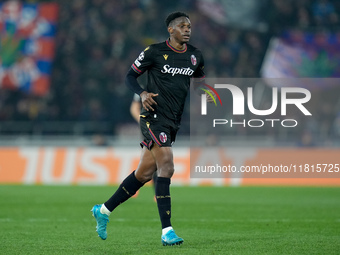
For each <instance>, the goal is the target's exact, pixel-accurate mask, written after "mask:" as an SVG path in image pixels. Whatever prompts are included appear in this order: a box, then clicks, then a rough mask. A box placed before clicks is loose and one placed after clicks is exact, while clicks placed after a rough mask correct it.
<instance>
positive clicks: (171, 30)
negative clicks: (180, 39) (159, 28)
mask: <svg viewBox="0 0 340 255" xmlns="http://www.w3.org/2000/svg"><path fill="white" fill-rule="evenodd" d="M168 32H169V34H172V33H173V32H174V29H173V27H171V26H169V27H168Z"/></svg>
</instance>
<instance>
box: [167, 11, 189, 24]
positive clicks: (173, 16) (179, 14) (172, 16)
mask: <svg viewBox="0 0 340 255" xmlns="http://www.w3.org/2000/svg"><path fill="white" fill-rule="evenodd" d="M179 17H186V18H188V19H189V15H188V14H186V13H184V12H173V13H170V14H169V15H168V17H166V19H165V24H166V27H168V26H169V24H170V23H171V21H173V20H174V19H177V18H179Z"/></svg>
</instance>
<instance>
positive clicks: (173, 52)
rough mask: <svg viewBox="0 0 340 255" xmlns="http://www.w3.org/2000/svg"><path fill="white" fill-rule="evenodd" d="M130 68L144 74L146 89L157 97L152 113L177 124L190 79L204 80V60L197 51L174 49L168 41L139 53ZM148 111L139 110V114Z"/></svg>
mask: <svg viewBox="0 0 340 255" xmlns="http://www.w3.org/2000/svg"><path fill="white" fill-rule="evenodd" d="M131 68H132V69H133V70H134V71H135V72H137V73H138V74H142V73H144V72H145V71H147V72H148V73H147V76H148V79H147V80H148V81H147V85H146V88H145V90H146V91H147V92H152V93H155V94H158V96H157V97H154V98H153V99H154V100H155V101H156V102H157V105H153V106H152V107H153V108H154V109H155V112H154V114H157V115H160V116H161V117H165V118H166V119H168V120H171V121H173V122H175V123H176V124H179V122H180V120H181V116H182V113H183V108H184V103H185V98H186V96H187V94H188V90H189V86H190V78H192V77H194V78H203V77H204V59H203V56H202V53H201V51H200V50H198V49H197V48H195V47H194V46H192V45H190V44H186V45H185V49H183V50H177V49H175V48H173V47H172V46H171V45H170V44H169V42H168V40H167V41H165V42H162V43H157V44H153V45H150V46H149V47H147V48H146V49H145V50H144V51H142V52H141V54H140V55H139V57H138V58H137V59H136V60H135V62H134V63H133V64H132V66H131ZM146 113H147V111H146V110H145V109H142V113H141V114H146Z"/></svg>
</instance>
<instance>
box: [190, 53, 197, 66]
mask: <svg viewBox="0 0 340 255" xmlns="http://www.w3.org/2000/svg"><path fill="white" fill-rule="evenodd" d="M191 64H193V65H194V66H195V65H196V64H197V59H196V57H195V55H191Z"/></svg>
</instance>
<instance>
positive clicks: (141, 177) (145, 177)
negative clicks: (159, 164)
mask: <svg viewBox="0 0 340 255" xmlns="http://www.w3.org/2000/svg"><path fill="white" fill-rule="evenodd" d="M135 176H136V179H137V180H138V181H140V182H141V183H147V182H149V181H151V179H152V174H149V173H140V172H136V173H135Z"/></svg>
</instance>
